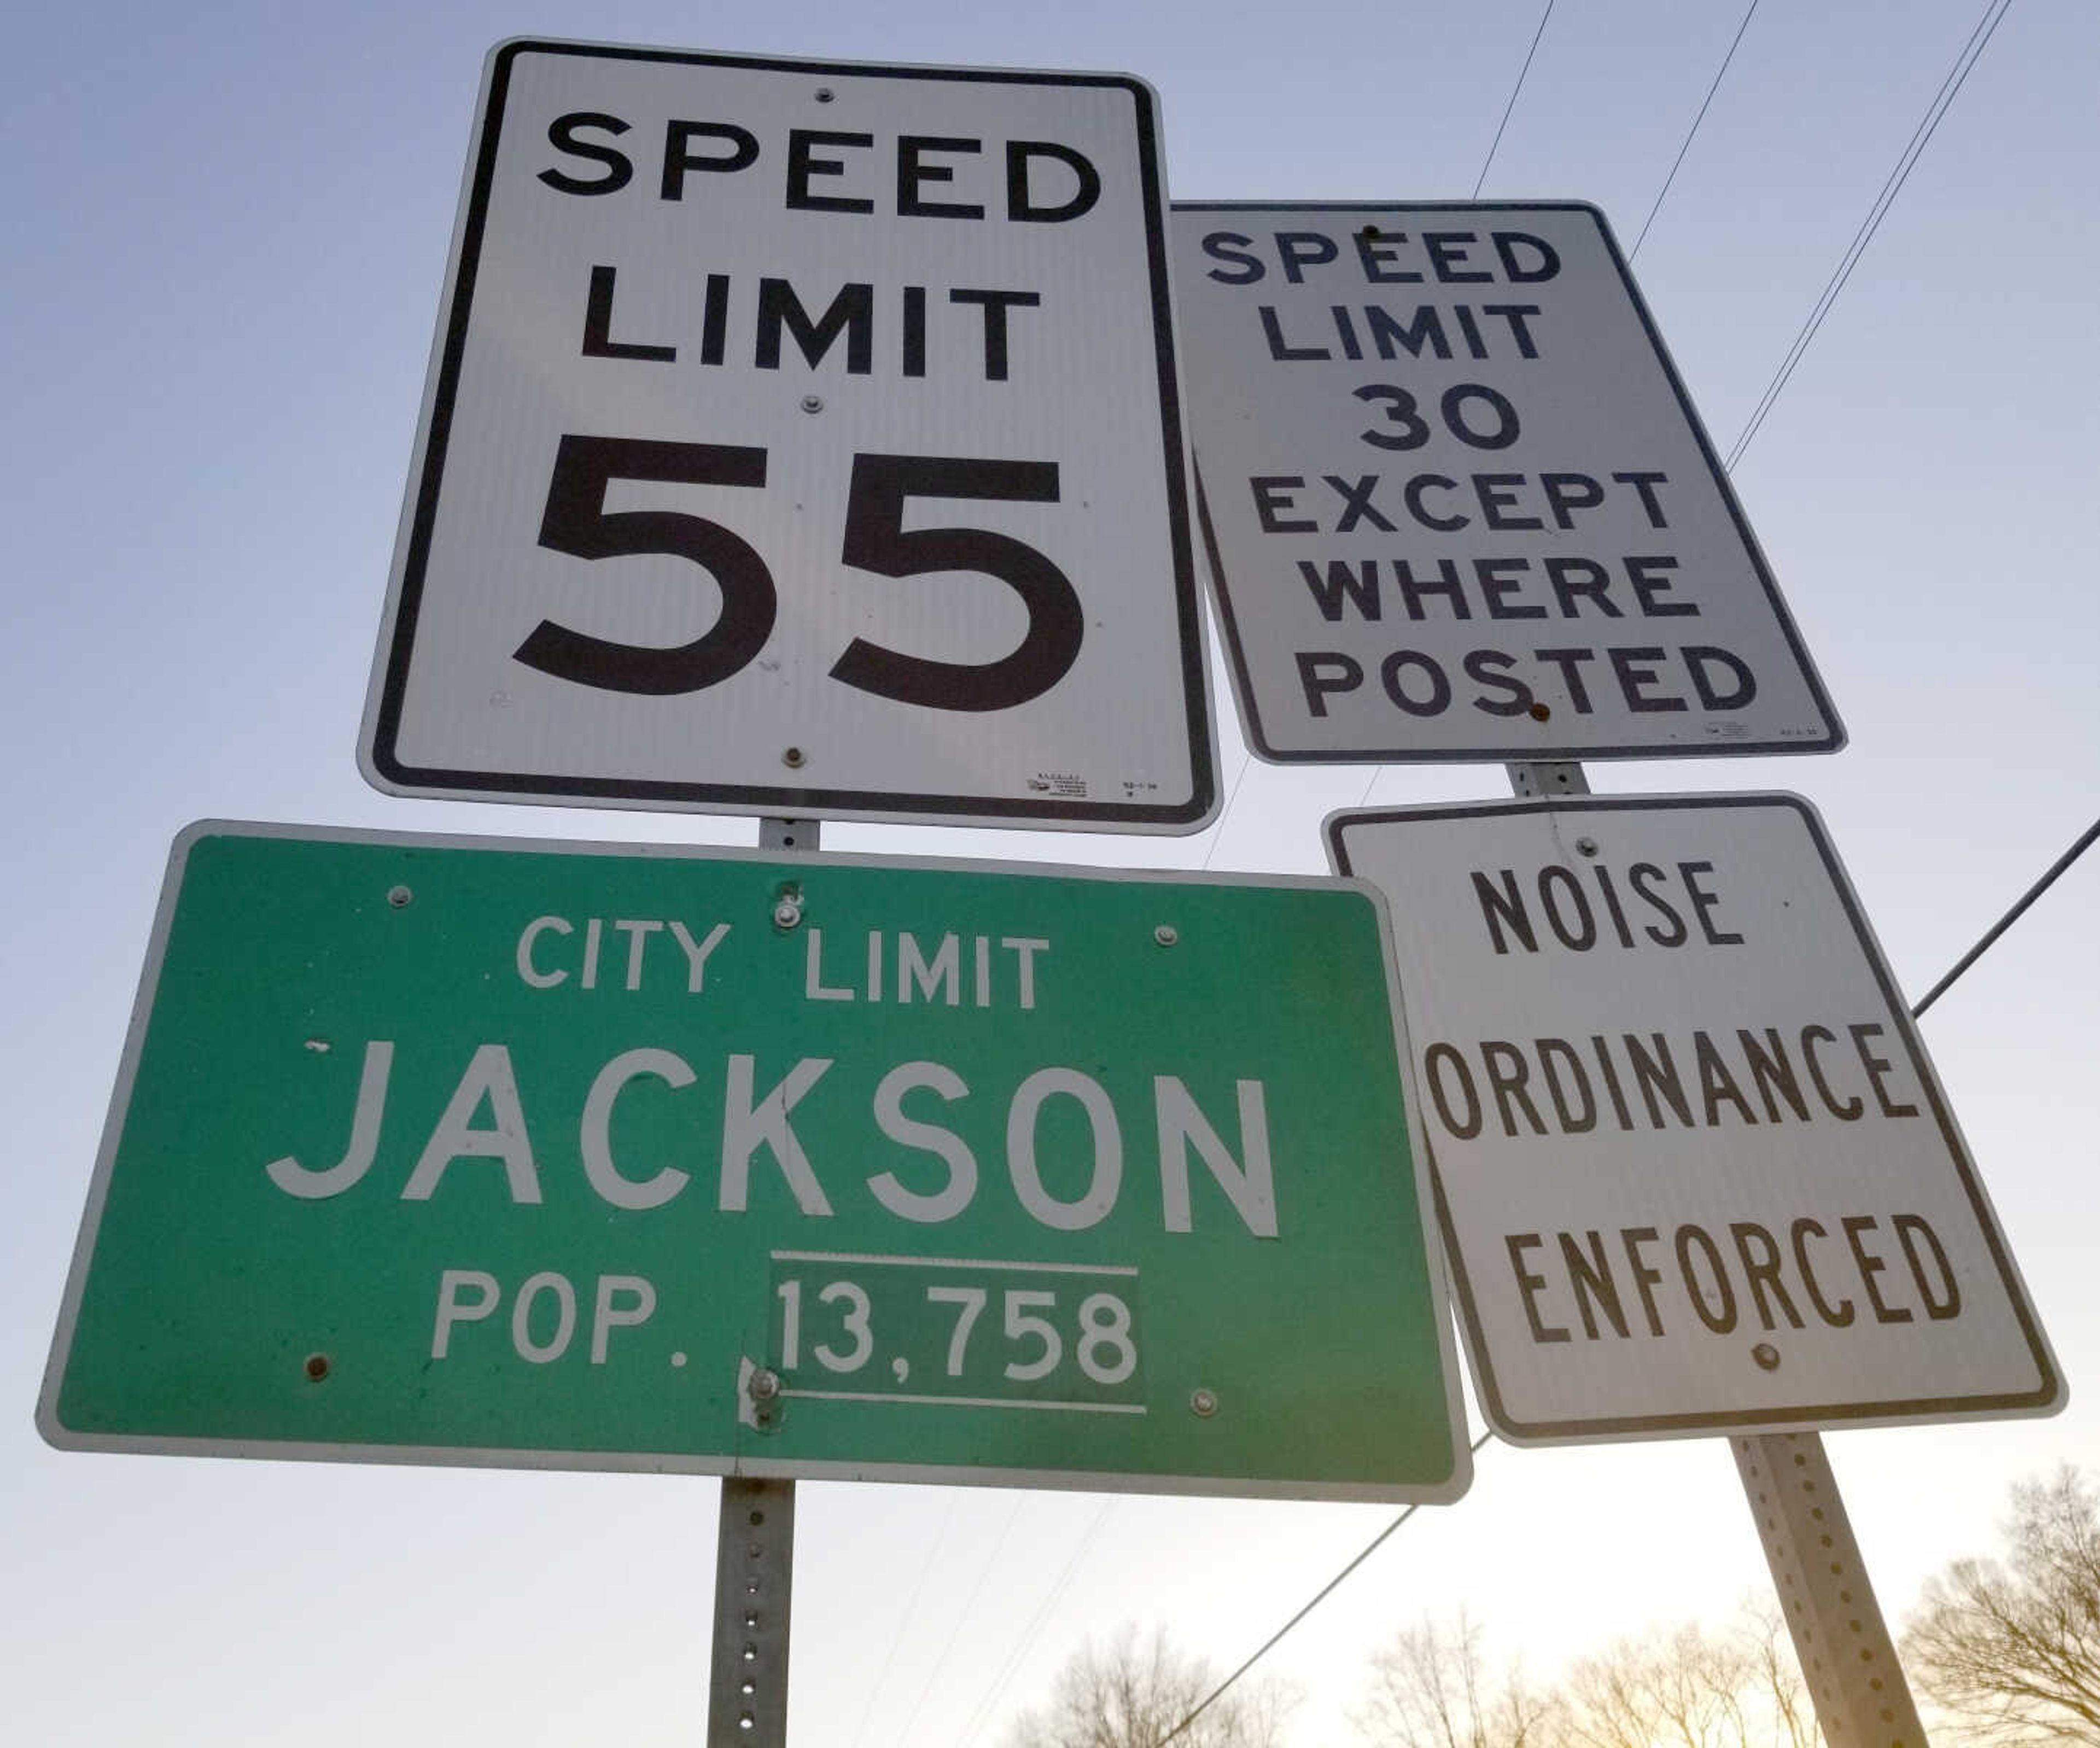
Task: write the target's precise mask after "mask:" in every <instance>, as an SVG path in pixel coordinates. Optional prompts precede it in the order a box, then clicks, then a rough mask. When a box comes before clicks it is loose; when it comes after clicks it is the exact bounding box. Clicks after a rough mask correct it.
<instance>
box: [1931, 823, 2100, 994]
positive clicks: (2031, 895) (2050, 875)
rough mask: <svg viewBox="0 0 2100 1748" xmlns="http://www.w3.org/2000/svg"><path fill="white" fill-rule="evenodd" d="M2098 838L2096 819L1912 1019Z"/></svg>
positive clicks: (2099, 828)
mask: <svg viewBox="0 0 2100 1748" xmlns="http://www.w3.org/2000/svg"><path fill="white" fill-rule="evenodd" d="M2096 837H2100V819H2095V820H2094V821H2093V823H2092V824H2090V825H2089V826H2088V827H2086V828H2085V831H2084V832H2081V833H2080V836H2079V839H2078V841H2077V842H2076V843H2075V844H2073V845H2071V848H2070V849H2068V850H2065V851H2064V853H2063V854H2062V855H2060V856H2058V858H2057V859H2056V860H2055V861H2054V862H2053V863H2050V864H2049V872H2047V873H2045V874H2044V875H2043V876H2042V877H2041V878H2040V880H2038V881H2036V882H2035V883H2034V885H2032V886H2030V887H2028V888H2027V891H2026V892H2025V893H2024V894H2023V895H2022V896H2021V898H2020V901H2019V903H2017V904H2015V905H2014V907H2012V908H2011V909H2010V911H2008V912H2005V915H2004V916H2001V917H2000V918H1999V919H1998V920H1997V921H1996V922H1995V923H1993V924H1992V925H1991V926H1990V928H1989V929H1987V930H1985V931H1984V934H1983V939H1982V940H1980V941H1979V942H1977V943H1976V944H1975V945H1974V947H1970V949H1969V951H1967V952H1965V953H1964V954H1963V955H1962V956H1961V958H1959V959H1957V960H1956V961H1955V962H1954V968H1953V969H1952V970H1951V971H1949V972H1948V973H1947V975H1946V976H1945V977H1943V978H1941V979H1940V980H1939V982H1937V983H1935V984H1934V985H1933V986H1932V987H1931V988H1930V989H1929V990H1927V991H1926V992H1925V994H1924V995H1921V996H1920V997H1919V998H1918V1003H1917V1006H1916V1007H1914V1008H1913V1009H1911V1010H1910V1012H1911V1017H1912V1018H1913V1019H1916V1018H1917V1017H1918V1016H1919V1015H1921V1014H1922V1013H1924V1012H1925V1010H1926V1009H1927V1008H1929V1007H1930V1006H1931V1005H1932V1004H1933V1003H1935V1001H1937V1000H1939V998H1940V997H1941V996H1942V995H1945V994H1946V993H1947V991H1948V990H1949V989H1951V988H1952V987H1953V986H1954V980H1955V979H1956V978H1958V977H1960V976H1961V973H1963V972H1965V971H1966V970H1967V969H1969V968H1970V966H1971V965H1973V964H1975V963H1976V961H1977V960H1979V959H1981V958H1982V957H1983V956H1984V954H1986V953H1988V951H1990V950H1991V947H1992V943H1993V942H1996V940H1997V938H1998V937H1999V936H2000V935H2001V934H2004V933H2005V931H2006V930H2007V929H2010V928H2011V927H2012V926H2013V925H2014V923H2016V922H2018V920H2020V918H2021V917H2022V916H2024V915H2025V914H2026V912H2027V907H2028V906H2029V905H2031V904H2032V903H2034V902H2035V900H2036V899H2037V898H2040V896H2041V895H2042V894H2044V893H2045V892H2047V891H2048V890H2049V888H2050V887H2051V886H2054V885H2055V884H2056V882H2057V879H2058V876H2060V875H2062V874H2063V872H2064V870H2065V869H2067V868H2068V867H2070V866H2071V863H2074V862H2076V860H2077V859H2079V858H2080V856H2082V855H2084V854H2085V852H2086V851H2087V850H2090V849H2091V848H2092V847H2093V839H2094V838H2096Z"/></svg>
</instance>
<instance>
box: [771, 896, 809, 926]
mask: <svg viewBox="0 0 2100 1748" xmlns="http://www.w3.org/2000/svg"><path fill="white" fill-rule="evenodd" d="M801 920H802V901H801V899H800V898H796V896H795V894H793V893H792V892H791V893H788V894H785V895H783V897H781V898H777V899H775V900H774V905H773V926H774V928H776V929H792V928H793V927H794V926H795V925H796V924H797V923H799V922H801Z"/></svg>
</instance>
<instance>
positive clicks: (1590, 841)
mask: <svg viewBox="0 0 2100 1748" xmlns="http://www.w3.org/2000/svg"><path fill="white" fill-rule="evenodd" d="M1596 853H1597V841H1596V839H1595V838H1594V837H1578V838H1577V839H1576V840H1575V854H1577V855H1578V856H1594V855H1595V854H1596Z"/></svg>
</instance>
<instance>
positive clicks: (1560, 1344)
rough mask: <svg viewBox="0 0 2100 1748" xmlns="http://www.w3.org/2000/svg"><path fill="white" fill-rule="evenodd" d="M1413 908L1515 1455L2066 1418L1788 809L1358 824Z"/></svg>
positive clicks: (1424, 1083) (1932, 1112)
mask: <svg viewBox="0 0 2100 1748" xmlns="http://www.w3.org/2000/svg"><path fill="white" fill-rule="evenodd" d="M1327 833H1328V844H1329V850H1330V857H1331V859H1333V861H1334V863H1335V866H1336V867H1339V868H1340V869H1342V870H1343V871H1344V872H1348V873H1352V874H1355V875H1358V876H1363V877H1365V878H1367V879H1369V880H1370V881H1374V883H1375V884H1377V885H1379V886H1381V887H1383V889H1384V890H1385V892H1386V895H1387V899H1388V901H1389V902H1390V903H1391V906H1392V914H1393V929H1394V938H1395V944H1396V950H1397V951H1398V954H1399V959H1400V976H1401V988H1402V990H1403V991H1405V998H1406V1004H1407V1022H1408V1030H1409V1032H1410V1037H1411V1039H1412V1048H1413V1049H1414V1064H1415V1073H1416V1075H1417V1079H1418V1085H1419V1087H1420V1089H1421V1091H1420V1096H1421V1099H1422V1103H1423V1128H1424V1129H1425V1130H1426V1132H1427V1136H1428V1145H1429V1150H1430V1154H1431V1165H1432V1175H1433V1177H1434V1181H1435V1184H1436V1195H1437V1203H1438V1213H1439V1216H1440V1221H1441V1222H1442V1225H1443V1228H1444V1234H1445V1251H1446V1254H1447V1256H1448V1257H1449V1262H1450V1266H1451V1271H1452V1276H1453V1283H1454V1288H1455V1291H1456V1292H1457V1295H1458V1303H1459V1306H1460V1309H1461V1313H1462V1322H1463V1324H1464V1326H1465V1329H1466V1332H1467V1344H1468V1346H1469V1347H1470V1349H1471V1353H1472V1358H1473V1367H1474V1378H1475V1381H1476V1384H1477V1385H1478V1387H1479V1388H1478V1394H1479V1397H1480V1405H1481V1407H1482V1409H1483V1410H1485V1413H1486V1414H1487V1416H1488V1418H1489V1420H1490V1421H1492V1422H1493V1424H1494V1426H1495V1428H1496V1429H1497V1430H1498V1432H1502V1434H1503V1435H1504V1436H1505V1437H1508V1438H1510V1439H1511V1440H1513V1441H1516V1442H1519V1443H1551V1442H1560V1441H1579V1440H1584V1439H1609V1438H1630V1437H1643V1436H1654V1435H1661V1434H1669V1433H1696V1432H1721V1431H1729V1432H1745V1431H1751V1430H1756V1431H1761V1432H1780V1431H1785V1430H1787V1429H1789V1428H1797V1429H1798V1428H1810V1427H1818V1426H1855V1425H1864V1424H1875V1423H1884V1424H1890V1423H1899V1422H1904V1421H1914V1420H1933V1419H1954V1418H1959V1417H1961V1416H1965V1415H1977V1416H1983V1415H1992V1416H2003V1415H2020V1414H2045V1413H2049V1412H2052V1411H2054V1410H2055V1409H2057V1408H2058V1407H2060V1406H2062V1404H2063V1384H2062V1380H2061V1379H2060V1378H2059V1376H2058V1373H2057V1370H2056V1366H2055V1362H2054V1359H2053V1357H2051V1355H2050V1353H2049V1344H2048V1342H2047V1340H2046V1339H2045V1336H2044V1335H2043V1334H2042V1331H2041V1328H2040V1325H2039V1324H2038V1323H2037V1322H2036V1318H2035V1315H2034V1312H2033V1309H2032V1306H2031V1305H2030V1304H2028V1301H2027V1294H2026V1292H2025V1290H2024V1289H2023V1287H2022V1286H2021V1283H2020V1279H2019V1275H2018V1270H2017V1269H2015V1267H2014V1263H2013V1260H2012V1257H2011V1256H2010V1253H2009V1251H2007V1249H2006V1247H2005V1240H2004V1238H2003V1237H2002V1236H2001V1234H2000V1233H1999V1231H1998V1228H1997V1224H1996V1220H1995V1218H1994V1217H1993V1216H1992V1212H1991V1207H1990V1203H1989V1202H1988V1199H1987V1198H1986V1197H1985V1195H1984V1193H1983V1184H1982V1182H1981V1181H1980V1180H1979V1177H1978V1176H1977V1173H1976V1168H1975V1165H1974V1162H1973V1161H1972V1160H1971V1159H1970V1157H1969V1154H1968V1151H1967V1150H1966V1148H1965V1146H1964V1145H1963V1144H1962V1141H1961V1133H1960V1132H1959V1131H1958V1130H1957V1128H1956V1127H1955V1124H1954V1119H1953V1116H1952V1113H1951V1112H1950V1111H1949V1110H1948V1107H1947V1102H1946V1099H1945V1097H1944V1096H1943V1094H1942V1093H1941V1091H1940V1088H1939V1083H1938V1081H1937V1080H1936V1079H1935V1077H1934V1075H1933V1071H1932V1066H1931V1064H1930V1062H1928V1061H1927V1060H1926V1053H1925V1049H1924V1046H1923V1045H1922V1044H1921V1042H1920V1040H1919V1038H1918V1035H1917V1028H1916V1026H1914V1025H1913V1023H1912V1021H1911V1018H1910V1016H1909V1013H1908V1011H1907V1009H1905V1007H1904V1003H1903V1001H1902V999H1901V997H1900V996H1899V995H1898V994H1897V993H1896V990H1895V983H1894V981H1893V980H1892V979H1891V978H1890V976H1889V973H1888V970H1887V968H1886V966H1885V965H1884V964H1882V959H1881V956H1880V953H1879V951H1878V950H1877V947H1876V946H1875V944H1874V942H1873V936H1872V934H1870V932H1869V931H1868V927H1867V924H1866V920H1865V918H1864V916H1862V914H1861V913H1860V907H1859V903H1858V901H1857V899H1856V898H1855V897H1854V896H1853V894H1852V892H1851V888H1850V886H1849V885H1848V884H1847V883H1846V879H1845V876H1844V873H1843V871H1842V869H1841V868H1840V867H1839V866H1838V859H1837V856H1836V854H1835V853H1834V852H1833V850H1832V849H1831V847H1830V845H1829V841H1828V839H1827V838H1826V837H1825V836H1824V832H1823V828H1822V825H1821V823H1820V821H1819V820H1818V819H1817V818H1816V816H1815V812H1814V810H1812V809H1811V807H1810V806H1808V804H1807V802H1806V801H1802V800H1800V799H1799V798H1798V797H1793V796H1788V795H1732V796H1704V797H1643V798H1638V799H1631V798H1626V799H1622V798H1617V797H1613V798H1609V799H1606V798H1602V797H1598V798H1589V797H1584V798H1580V799H1577V798H1564V799H1558V800H1555V801H1551V802H1524V801H1505V802H1499V803H1497V802H1485V803H1480V804H1476V805H1473V806H1446V807H1425V808H1413V809H1405V810H1393V811H1390V812H1383V811H1380V812H1366V813H1343V814H1335V815H1334V816H1333V817H1332V818H1330V819H1329V821H1328V822H1327Z"/></svg>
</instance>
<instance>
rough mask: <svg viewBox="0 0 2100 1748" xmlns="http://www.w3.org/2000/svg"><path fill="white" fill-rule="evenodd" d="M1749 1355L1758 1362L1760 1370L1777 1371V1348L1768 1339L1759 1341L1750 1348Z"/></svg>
mask: <svg viewBox="0 0 2100 1748" xmlns="http://www.w3.org/2000/svg"><path fill="white" fill-rule="evenodd" d="M1750 1357H1751V1358H1752V1359H1754V1360H1755V1361H1756V1362H1758V1367H1759V1369H1760V1370H1762V1371H1778V1370H1779V1349H1777V1348H1776V1347H1774V1346H1773V1345H1772V1344H1771V1343H1770V1342H1769V1341H1760V1342H1759V1343H1758V1344H1757V1345H1756V1346H1755V1347H1754V1348H1753V1349H1750Z"/></svg>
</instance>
